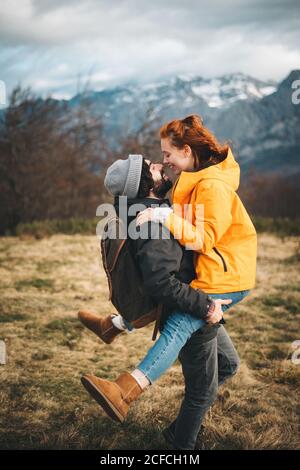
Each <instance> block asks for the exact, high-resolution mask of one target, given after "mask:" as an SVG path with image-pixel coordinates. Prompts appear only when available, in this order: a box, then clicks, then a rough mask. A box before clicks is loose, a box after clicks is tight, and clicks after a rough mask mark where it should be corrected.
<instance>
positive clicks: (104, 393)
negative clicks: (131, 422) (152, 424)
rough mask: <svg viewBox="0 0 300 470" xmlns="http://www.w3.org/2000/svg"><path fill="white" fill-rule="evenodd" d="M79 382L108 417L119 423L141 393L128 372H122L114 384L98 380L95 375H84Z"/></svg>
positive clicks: (140, 389) (139, 387)
mask: <svg viewBox="0 0 300 470" xmlns="http://www.w3.org/2000/svg"><path fill="white" fill-rule="evenodd" d="M81 382H82V385H83V386H84V387H85V389H86V390H87V391H88V392H89V393H90V394H91V395H92V397H93V398H94V400H96V402H97V403H98V404H99V405H100V406H101V407H102V408H103V410H104V411H105V412H106V413H107V414H108V416H109V417H110V418H112V419H114V420H115V421H119V422H120V423H123V421H124V420H125V418H126V416H127V413H128V409H129V405H130V403H131V402H133V401H134V400H136V399H137V398H138V397H139V396H140V394H141V393H142V391H143V390H142V388H141V386H140V385H139V384H138V382H137V381H136V380H135V378H134V377H133V376H132V375H130V374H129V373H128V372H123V374H121V375H120V376H119V377H118V378H117V380H116V381H115V382H111V381H109V380H104V379H99V378H98V377H96V376H95V375H84V376H83V377H81Z"/></svg>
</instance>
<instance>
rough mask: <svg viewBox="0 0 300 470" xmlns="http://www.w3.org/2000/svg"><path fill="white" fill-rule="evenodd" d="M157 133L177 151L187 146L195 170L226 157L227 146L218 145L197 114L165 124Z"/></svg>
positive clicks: (214, 163)
mask: <svg viewBox="0 0 300 470" xmlns="http://www.w3.org/2000/svg"><path fill="white" fill-rule="evenodd" d="M159 133H160V137H161V139H164V138H167V137H168V138H169V139H170V142H171V144H172V145H174V146H175V147H177V148H179V149H182V148H183V147H184V145H189V146H190V147H191V149H192V153H193V156H194V167H195V169H198V170H200V169H202V168H206V167H208V166H210V165H216V164H217V163H220V162H221V161H223V160H225V158H226V157H227V153H228V150H229V146H228V144H224V145H222V144H220V143H219V142H218V140H217V138H216V137H215V136H214V135H213V133H212V132H211V131H210V130H208V129H207V128H206V127H205V126H204V125H203V121H202V119H201V117H200V116H199V115H198V114H191V115H190V116H187V117H186V118H184V119H174V120H173V121H170V122H167V123H166V124H164V125H163V126H162V127H161V128H160V130H159Z"/></svg>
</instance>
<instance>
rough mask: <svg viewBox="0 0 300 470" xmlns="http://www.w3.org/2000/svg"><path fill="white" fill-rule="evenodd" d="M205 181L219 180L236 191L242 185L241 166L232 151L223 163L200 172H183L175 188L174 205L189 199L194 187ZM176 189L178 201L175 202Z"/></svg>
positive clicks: (229, 151)
mask: <svg viewBox="0 0 300 470" xmlns="http://www.w3.org/2000/svg"><path fill="white" fill-rule="evenodd" d="M205 179H217V180H220V181H223V182H224V183H226V184H228V185H229V186H231V188H232V189H233V190H234V191H236V190H237V189H238V187H239V183H240V166H239V164H238V162H237V161H236V160H235V158H234V155H233V153H232V151H231V149H229V150H228V154H227V157H226V158H225V160H223V161H222V162H221V163H218V164H217V165H212V166H210V167H208V168H205V169H204V170H200V171H182V172H181V174H180V176H179V178H178V179H177V181H176V183H175V185H174V188H173V194H172V196H173V203H174V202H176V201H178V200H180V201H184V200H185V199H187V198H189V195H190V194H191V192H192V191H193V189H194V187H195V186H196V185H197V184H198V183H199V182H200V181H203V180H205ZM175 187H176V201H174V194H175Z"/></svg>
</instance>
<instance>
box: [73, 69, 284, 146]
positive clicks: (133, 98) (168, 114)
mask: <svg viewBox="0 0 300 470" xmlns="http://www.w3.org/2000/svg"><path fill="white" fill-rule="evenodd" d="M275 90H276V85H275V83H274V82H273V81H261V80H258V79H256V78H253V77H250V76H248V75H244V74H242V73H236V74H230V75H224V76H221V77H217V78H211V79H208V78H203V77H199V76H191V75H179V76H176V77H171V78H168V79H164V80H159V81H156V82H152V83H143V84H141V83H138V82H128V83H126V84H124V85H123V86H117V87H114V88H107V89H104V90H101V91H98V92H97V91H95V92H90V94H89V97H90V100H91V102H92V109H93V112H94V113H95V114H97V115H101V116H102V117H103V121H104V127H105V128H106V130H107V135H108V136H109V138H110V137H112V138H113V139H114V136H115V132H118V133H121V134H122V135H126V134H127V133H131V132H135V130H136V129H137V128H138V127H139V126H140V124H141V123H142V122H143V120H144V119H145V118H146V113H147V111H148V114H147V119H150V120H152V119H155V118H156V119H158V120H159V121H160V120H166V119H172V118H174V117H183V116H185V115H186V114H187V113H191V112H197V113H199V114H201V115H202V116H204V117H211V116H214V115H215V114H216V113H218V112H219V111H221V110H224V109H228V108H230V107H231V106H232V105H233V104H234V103H237V102H241V101H247V102H256V101H259V100H261V99H262V98H263V97H265V96H267V95H269V94H271V93H273V92H274V91H275ZM79 99H80V95H79V96H75V97H74V98H73V99H72V100H70V102H69V103H70V105H71V107H73V106H76V104H77V103H78V100H79Z"/></svg>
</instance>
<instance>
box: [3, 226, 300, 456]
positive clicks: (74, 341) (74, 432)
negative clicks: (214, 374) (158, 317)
mask: <svg viewBox="0 0 300 470" xmlns="http://www.w3.org/2000/svg"><path fill="white" fill-rule="evenodd" d="M299 267H300V254H299V238H296V237H290V238H286V239H284V240H282V239H280V238H278V237H276V236H273V235H267V234H262V235H260V236H259V257H258V276H257V288H256V289H255V290H254V291H253V293H252V294H251V296H250V297H249V298H248V299H246V300H245V301H244V302H243V303H241V304H240V305H239V306H237V307H235V308H232V309H231V310H230V311H229V312H228V314H227V319H228V321H227V329H228V331H229V333H230V335H231V336H232V338H233V341H234V343H235V345H236V347H237V350H238V351H239V354H240V357H241V361H242V363H241V368H240V370H239V372H238V374H237V375H236V376H235V377H234V378H233V380H231V381H230V382H228V383H227V384H225V385H224V386H223V388H220V391H219V396H218V399H217V401H216V402H215V404H214V406H213V407H212V408H211V410H210V411H209V413H208V415H207V418H206V421H205V426H206V430H205V432H204V435H203V438H202V440H201V443H199V447H200V448H203V449H296V448H300V436H299V414H300V413H299V411H300V405H299V397H300V364H299V365H297V364H295V363H293V362H292V361H291V354H292V352H293V349H292V343H293V341H295V340H300V271H299ZM0 289H1V300H0V339H3V340H5V342H6V347H7V356H8V357H7V364H6V365H0V382H1V388H0V448H1V449H16V448H20V449H25V448H27V449H28V448H30V449H168V446H167V444H166V443H165V441H164V439H163V437H162V436H161V433H160V431H161V430H162V428H163V427H164V426H166V425H167V424H168V423H169V422H170V421H171V420H172V419H173V418H174V417H175V415H176V413H177V410H178V408H179V406H180V402H181V399H182V397H183V380H182V374H181V368H180V364H179V362H176V364H175V365H174V366H173V367H172V368H171V369H170V370H169V371H168V373H166V374H165V375H164V376H163V377H162V378H161V379H160V380H159V381H158V382H157V383H156V384H155V385H154V386H152V387H150V388H149V389H148V390H147V391H146V392H145V393H144V394H143V395H142V396H141V398H140V399H139V400H138V402H137V403H136V405H135V406H134V407H133V408H132V409H131V411H130V413H129V416H128V419H127V421H126V422H125V423H124V424H123V425H119V424H117V423H115V422H112V421H111V420H109V419H108V418H106V416H105V415H104V414H103V413H102V410H101V409H100V408H99V407H98V405H97V404H96V403H95V402H94V401H93V400H92V399H91V398H90V397H89V395H88V394H87V393H86V391H85V390H84V389H83V387H82V386H81V383H80V376H81V374H83V373H87V372H90V373H94V374H99V375H100V376H101V377H106V378H110V379H114V378H115V377H116V376H117V375H118V374H119V372H121V371H123V370H125V369H126V370H130V369H131V368H133V367H134V366H135V365H136V363H137V362H138V360H139V359H140V358H141V357H142V356H143V354H144V353H145V352H146V351H147V349H148V348H149V346H151V344H152V341H151V332H152V326H148V327H147V328H144V329H143V330H139V331H136V332H134V333H131V334H125V333H124V334H123V335H121V337H119V339H118V340H117V341H116V342H115V343H113V344H112V345H110V346H108V345H105V344H101V343H100V342H99V341H98V340H97V338H96V337H94V336H93V334H92V333H90V332H88V331H86V330H84V329H83V327H82V326H81V325H80V324H79V323H78V321H77V311H78V309H80V308H89V309H91V310H94V311H95V312H98V313H99V314H100V315H106V314H107V313H108V312H110V311H113V309H112V308H111V305H110V303H109V302H108V300H107V295H108V288H107V283H106V278H105V274H104V271H103V269H102V267H101V265H100V263H99V253H98V240H97V238H96V237H95V236H83V235H73V236H67V235H54V236H52V237H50V238H44V239H42V240H35V239H32V238H28V239H22V240H20V239H18V238H13V237H7V238H1V239H0Z"/></svg>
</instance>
